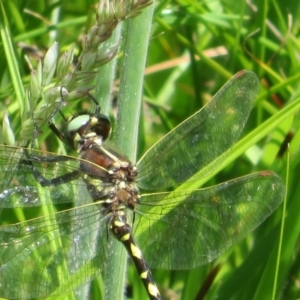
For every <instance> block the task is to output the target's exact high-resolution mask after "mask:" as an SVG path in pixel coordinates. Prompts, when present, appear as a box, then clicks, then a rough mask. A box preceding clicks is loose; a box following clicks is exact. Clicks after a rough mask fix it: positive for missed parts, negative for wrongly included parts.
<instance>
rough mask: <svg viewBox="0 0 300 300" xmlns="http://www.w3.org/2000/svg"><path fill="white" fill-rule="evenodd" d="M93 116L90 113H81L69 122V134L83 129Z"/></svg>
mask: <svg viewBox="0 0 300 300" xmlns="http://www.w3.org/2000/svg"><path fill="white" fill-rule="evenodd" d="M90 120H91V117H90V115H87V114H86V115H80V116H76V117H74V118H73V119H72V120H71V121H70V122H69V123H68V126H67V128H66V132H67V134H69V133H73V132H78V131H80V130H81V129H82V127H86V125H87V124H88V123H89V122H90Z"/></svg>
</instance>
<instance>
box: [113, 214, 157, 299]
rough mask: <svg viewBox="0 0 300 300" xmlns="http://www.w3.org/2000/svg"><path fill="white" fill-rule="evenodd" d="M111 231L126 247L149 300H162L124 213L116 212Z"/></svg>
mask: <svg viewBox="0 0 300 300" xmlns="http://www.w3.org/2000/svg"><path fill="white" fill-rule="evenodd" d="M110 230H111V232H112V233H113V235H114V236H115V238H116V239H117V240H118V241H120V242H121V243H122V244H123V245H124V247H125V248H126V250H127V252H128V254H129V256H130V257H131V259H132V260H133V262H134V264H135V267H136V269H137V271H138V274H139V276H140V278H141V280H142V282H143V284H144V286H145V288H146V291H147V293H148V295H149V299H151V300H161V299H162V298H161V295H160V293H159V290H158V288H157V286H156V284H155V282H154V279H153V276H152V273H151V270H150V269H149V267H148V264H147V262H146V261H145V259H144V257H143V254H142V252H141V250H140V249H139V247H138V245H137V244H136V242H135V240H134V238H133V235H132V228H131V226H130V225H129V224H128V222H127V220H126V216H125V213H124V212H123V211H120V210H119V211H118V212H116V215H114V216H112V218H111V220H110Z"/></svg>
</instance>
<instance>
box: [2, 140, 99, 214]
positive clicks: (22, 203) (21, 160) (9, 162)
mask: <svg viewBox="0 0 300 300" xmlns="http://www.w3.org/2000/svg"><path fill="white" fill-rule="evenodd" d="M29 151H30V156H32V157H38V158H41V161H36V160H35V159H33V158H28V157H26V156H25V153H24V149H23V148H21V147H12V146H5V145H0V217H3V216H1V208H14V207H33V206H42V205H49V204H63V203H74V200H75V199H76V197H77V194H76V193H77V189H78V188H79V187H85V186H86V185H85V183H84V182H83V180H82V179H81V176H80V175H81V174H83V172H81V171H80V170H79V163H80V160H79V159H78V158H74V157H69V156H58V155H55V154H51V153H49V152H41V151H34V150H29ZM43 159H47V160H48V161H43ZM28 162H32V164H30V163H28ZM34 170H35V171H37V172H38V173H39V174H41V175H42V176H43V178H44V179H45V180H47V181H49V182H51V180H53V178H58V179H56V181H55V182H53V184H50V185H48V186H47V187H46V188H44V189H40V187H41V186H40V184H39V183H38V182H37V180H36V178H35V176H34ZM74 173H75V175H76V174H77V176H74ZM72 174H73V175H72ZM101 184H102V183H101V178H99V185H101ZM44 193H46V195H47V196H46V197H43V194H44ZM49 193H50V197H49V195H48V194H49ZM66 208H67V207H66Z"/></svg>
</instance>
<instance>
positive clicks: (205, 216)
mask: <svg viewBox="0 0 300 300" xmlns="http://www.w3.org/2000/svg"><path fill="white" fill-rule="evenodd" d="M284 194H285V187H284V183H283V182H282V180H281V179H280V178H279V177H278V176H277V175H276V174H274V173H272V172H269V171H264V172H260V173H254V174H250V175H248V176H245V177H241V178H238V179H234V180H231V181H228V182H225V183H222V184H220V185H216V186H213V187H210V188H206V189H202V190H193V191H178V190H177V191H174V192H170V193H169V194H157V195H155V194H153V195H148V196H146V197H142V199H141V201H142V202H144V201H145V203H146V205H139V207H138V208H137V210H138V212H139V214H138V213H137V214H136V218H135V220H136V221H135V237H136V239H137V243H138V244H139V246H140V247H141V249H142V250H143V254H144V256H145V259H146V261H147V262H148V264H149V266H150V267H153V268H158V269H191V268H195V267H198V266H200V265H203V264H205V263H208V262H210V261H211V260H213V259H214V258H216V257H217V256H219V255H220V254H221V253H223V252H224V251H225V250H226V249H228V248H229V247H230V246H231V245H232V244H234V243H236V242H238V241H239V240H241V239H243V238H244V237H245V236H247V235H248V234H249V233H250V232H251V231H252V230H254V229H255V228H256V227H257V226H258V225H259V224H260V223H261V222H263V221H264V220H265V219H266V218H267V217H268V216H269V215H270V214H271V213H272V212H273V211H274V210H275V209H276V208H277V207H278V206H279V204H280V203H281V201H282V200H283V198H284ZM144 198H145V199H144ZM157 201H159V202H158V203H156V202H157Z"/></svg>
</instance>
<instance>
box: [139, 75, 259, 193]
mask: <svg viewBox="0 0 300 300" xmlns="http://www.w3.org/2000/svg"><path fill="white" fill-rule="evenodd" d="M258 84H259V82H258V79H257V76H256V75H255V74H254V73H252V72H249V71H241V72H239V73H237V74H236V75H235V76H234V77H233V78H231V79H230V80H229V81H228V82H227V83H226V84H225V85H224V86H223V87H222V88H221V89H220V91H219V92H218V93H217V94H216V95H215V96H214V97H213V98H212V99H211V101H210V102H209V103H207V104H206V105H205V106H204V107H203V108H202V109H201V110H199V111H198V112H196V113H195V114H194V115H192V116H191V117H190V118H188V119H187V120H185V121H184V122H183V123H181V124H180V125H178V126H177V127H176V128H175V129H174V130H172V131H171V132H170V133H168V134H167V135H166V136H165V137H163V138H162V139H161V140H160V141H159V142H157V143H156V144H155V145H154V146H153V147H152V148H150V149H149V150H148V151H147V152H146V154H145V155H144V156H143V157H142V158H141V160H140V161H139V162H138V171H139V176H138V182H139V186H140V187H141V188H143V189H146V190H155V189H156V190H158V189H162V188H165V187H171V186H177V185H178V184H181V183H183V182H185V181H188V180H189V178H191V177H192V176H194V175H195V174H196V173H197V172H198V173H197V175H196V176H195V177H193V180H198V179H200V178H203V177H206V176H208V175H209V174H210V173H211V172H212V171H213V170H214V169H215V168H216V167H217V166H218V165H219V164H220V163H221V162H222V161H223V160H224V158H225V157H226V154H227V151H228V150H229V149H230V148H231V147H232V146H233V145H234V144H235V143H236V141H237V140H238V138H239V136H240V135H241V132H242V130H243V128H244V126H245V123H246V121H247V119H248V116H249V114H250V111H251V109H252V107H253V103H254V100H255V97H256V94H257V91H258Z"/></svg>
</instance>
